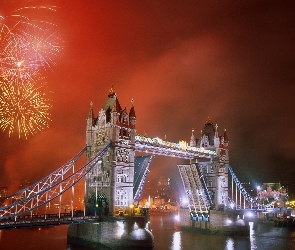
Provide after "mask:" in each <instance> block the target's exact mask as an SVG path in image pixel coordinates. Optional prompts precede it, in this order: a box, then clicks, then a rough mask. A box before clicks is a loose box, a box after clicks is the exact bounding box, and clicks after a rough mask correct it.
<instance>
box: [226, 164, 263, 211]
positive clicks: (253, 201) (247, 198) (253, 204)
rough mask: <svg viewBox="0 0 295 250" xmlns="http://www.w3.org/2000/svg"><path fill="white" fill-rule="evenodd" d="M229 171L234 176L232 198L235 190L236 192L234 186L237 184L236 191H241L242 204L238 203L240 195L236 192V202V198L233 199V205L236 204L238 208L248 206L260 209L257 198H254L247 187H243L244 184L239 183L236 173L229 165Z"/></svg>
mask: <svg viewBox="0 0 295 250" xmlns="http://www.w3.org/2000/svg"><path fill="white" fill-rule="evenodd" d="M228 170H229V172H230V174H231V176H232V196H233V190H234V186H233V184H234V183H235V184H236V189H237V190H239V192H240V203H239V202H238V193H237V192H236V194H235V200H234V197H231V201H232V202H233V203H235V206H236V208H239V209H241V208H244V209H245V208H246V206H247V207H248V208H259V206H260V205H259V204H258V202H257V200H256V198H253V197H252V196H251V195H250V194H249V193H248V192H247V190H246V189H245V187H244V186H243V184H242V183H241V182H240V181H239V179H238V177H237V176H236V174H235V173H234V171H233V169H232V167H231V166H230V165H228ZM242 196H243V199H244V203H242V201H241V197H242ZM246 201H247V205H246Z"/></svg>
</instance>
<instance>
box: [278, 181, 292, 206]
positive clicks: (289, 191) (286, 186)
mask: <svg viewBox="0 0 295 250" xmlns="http://www.w3.org/2000/svg"><path fill="white" fill-rule="evenodd" d="M281 185H282V188H283V189H285V190H286V193H287V195H288V200H289V201H294V200H295V181H282V182H281Z"/></svg>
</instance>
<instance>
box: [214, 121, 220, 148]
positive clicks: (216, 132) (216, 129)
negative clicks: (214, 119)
mask: <svg viewBox="0 0 295 250" xmlns="http://www.w3.org/2000/svg"><path fill="white" fill-rule="evenodd" d="M219 144H220V140H219V135H218V125H217V124H216V125H215V135H214V147H215V148H217V147H219Z"/></svg>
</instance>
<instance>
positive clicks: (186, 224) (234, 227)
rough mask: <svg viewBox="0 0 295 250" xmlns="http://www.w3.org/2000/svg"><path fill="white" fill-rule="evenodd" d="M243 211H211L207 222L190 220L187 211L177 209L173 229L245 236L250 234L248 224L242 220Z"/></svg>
mask: <svg viewBox="0 0 295 250" xmlns="http://www.w3.org/2000/svg"><path fill="white" fill-rule="evenodd" d="M243 217H244V214H243V211H216V210H211V211H210V215H209V219H208V221H204V220H192V219H191V217H190V213H189V210H188V209H185V208H181V209H179V221H177V222H175V228H176V229H179V230H189V231H197V232H200V233H209V234H218V235H245V236H248V235H249V233H250V229H249V224H248V222H247V221H244V219H243Z"/></svg>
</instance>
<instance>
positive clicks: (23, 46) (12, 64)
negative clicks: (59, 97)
mask: <svg viewBox="0 0 295 250" xmlns="http://www.w3.org/2000/svg"><path fill="white" fill-rule="evenodd" d="M36 11H46V12H52V11H55V8H54V7H23V8H19V9H17V10H15V11H13V12H12V14H10V15H7V16H0V32H1V33H0V68H1V75H2V76H3V75H4V76H5V75H6V74H9V75H10V76H12V72H15V74H14V75H15V77H28V78H30V77H32V75H33V74H34V73H32V72H34V71H40V70H41V69H42V70H47V69H49V68H52V66H53V65H55V64H56V62H55V60H56V58H57V57H58V55H59V53H60V52H61V50H62V46H61V40H60V39H59V36H58V35H57V32H56V25H55V24H54V23H52V22H49V21H43V20H37V19H33V18H31V16H34V14H36V13H35V12H36ZM20 65H21V66H22V67H20Z"/></svg>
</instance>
